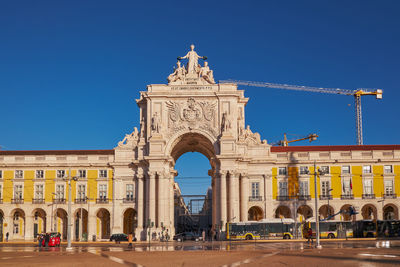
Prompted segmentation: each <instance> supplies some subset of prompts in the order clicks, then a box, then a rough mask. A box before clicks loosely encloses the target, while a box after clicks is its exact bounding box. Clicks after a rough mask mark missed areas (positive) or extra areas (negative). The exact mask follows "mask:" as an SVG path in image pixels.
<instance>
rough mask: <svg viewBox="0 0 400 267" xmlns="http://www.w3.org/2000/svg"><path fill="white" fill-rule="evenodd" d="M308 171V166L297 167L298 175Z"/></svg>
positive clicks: (305, 173)
mask: <svg viewBox="0 0 400 267" xmlns="http://www.w3.org/2000/svg"><path fill="white" fill-rule="evenodd" d="M309 173H310V170H309V168H308V166H300V168H299V174H300V175H307V174H309Z"/></svg>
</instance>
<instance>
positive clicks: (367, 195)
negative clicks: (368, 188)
mask: <svg viewBox="0 0 400 267" xmlns="http://www.w3.org/2000/svg"><path fill="white" fill-rule="evenodd" d="M362 198H363V199H374V198H375V194H363V195H362Z"/></svg>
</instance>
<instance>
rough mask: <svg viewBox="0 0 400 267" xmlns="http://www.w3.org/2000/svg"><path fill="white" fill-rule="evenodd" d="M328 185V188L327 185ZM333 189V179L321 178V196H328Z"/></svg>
mask: <svg viewBox="0 0 400 267" xmlns="http://www.w3.org/2000/svg"><path fill="white" fill-rule="evenodd" d="M326 185H328V188H327V187H326ZM330 189H331V181H330V180H321V196H323V197H328V196H329V195H330V191H329V190H330Z"/></svg>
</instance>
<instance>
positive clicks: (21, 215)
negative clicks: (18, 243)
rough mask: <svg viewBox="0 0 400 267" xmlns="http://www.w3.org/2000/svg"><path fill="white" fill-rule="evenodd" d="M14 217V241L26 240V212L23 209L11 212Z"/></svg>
mask: <svg viewBox="0 0 400 267" xmlns="http://www.w3.org/2000/svg"><path fill="white" fill-rule="evenodd" d="M11 216H12V225H13V231H12V239H24V238H25V212H24V211H23V210H22V209H15V210H13V211H12V212H11Z"/></svg>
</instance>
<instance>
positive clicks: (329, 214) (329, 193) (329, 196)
mask: <svg viewBox="0 0 400 267" xmlns="http://www.w3.org/2000/svg"><path fill="white" fill-rule="evenodd" d="M332 190H333V189H332V188H331V189H329V190H328V219H329V216H331V209H330V206H329V199H330V198H331V191H332Z"/></svg>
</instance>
